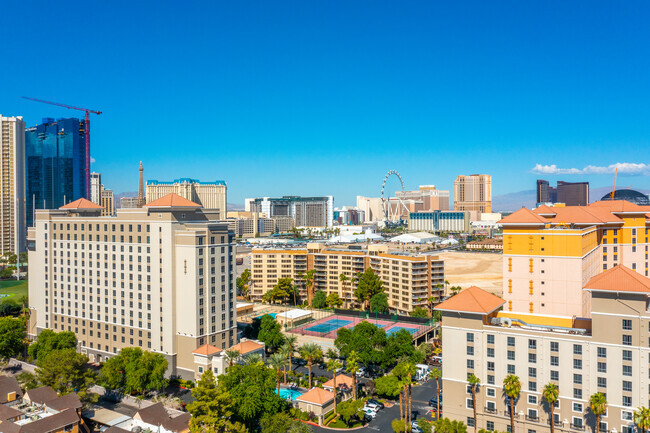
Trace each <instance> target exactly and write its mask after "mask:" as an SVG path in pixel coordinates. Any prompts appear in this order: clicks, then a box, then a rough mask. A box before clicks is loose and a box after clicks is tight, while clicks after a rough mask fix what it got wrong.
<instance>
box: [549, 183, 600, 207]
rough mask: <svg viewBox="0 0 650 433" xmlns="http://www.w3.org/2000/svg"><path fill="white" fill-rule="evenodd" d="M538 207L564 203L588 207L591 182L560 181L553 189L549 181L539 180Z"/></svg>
mask: <svg viewBox="0 0 650 433" xmlns="http://www.w3.org/2000/svg"><path fill="white" fill-rule="evenodd" d="M536 198H537V205H538V206H540V205H542V204H547V203H564V204H565V205H567V206H586V205H588V204H589V182H563V181H558V183H557V187H556V188H553V187H552V186H550V185H549V183H548V181H547V180H542V179H538V180H537V196H536Z"/></svg>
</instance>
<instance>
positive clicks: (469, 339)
mask: <svg viewBox="0 0 650 433" xmlns="http://www.w3.org/2000/svg"><path fill="white" fill-rule="evenodd" d="M467 342H468V343H473V342H474V334H472V333H471V332H468V333H467Z"/></svg>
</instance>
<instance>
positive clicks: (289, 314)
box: [275, 308, 311, 319]
mask: <svg viewBox="0 0 650 433" xmlns="http://www.w3.org/2000/svg"><path fill="white" fill-rule="evenodd" d="M307 316H311V311H307V310H301V309H300V308H295V309H293V310H289V311H285V312H284V313H278V315H277V316H275V317H276V318H277V317H285V318H287V319H298V318H300V317H307Z"/></svg>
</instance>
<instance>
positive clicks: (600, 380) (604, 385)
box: [598, 377, 607, 388]
mask: <svg viewBox="0 0 650 433" xmlns="http://www.w3.org/2000/svg"><path fill="white" fill-rule="evenodd" d="M598 387H599V388H607V378H605V377H599V378H598Z"/></svg>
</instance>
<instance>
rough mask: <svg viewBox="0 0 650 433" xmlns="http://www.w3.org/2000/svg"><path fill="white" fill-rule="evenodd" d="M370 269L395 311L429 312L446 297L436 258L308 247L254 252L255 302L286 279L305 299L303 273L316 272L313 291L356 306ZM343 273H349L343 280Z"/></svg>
mask: <svg viewBox="0 0 650 433" xmlns="http://www.w3.org/2000/svg"><path fill="white" fill-rule="evenodd" d="M368 268H372V269H373V270H374V271H375V273H377V275H379V277H380V278H381V279H382V281H383V283H384V289H385V291H386V294H387V295H388V303H389V307H390V308H391V310H392V311H394V312H396V313H399V314H408V313H409V312H411V311H413V309H414V308H416V307H422V308H426V305H427V299H428V298H429V297H430V296H436V297H438V298H442V297H443V296H444V288H443V285H444V281H445V277H444V262H443V260H442V259H440V258H439V257H437V256H431V255H415V254H405V253H394V252H390V251H389V250H388V246H387V245H368V247H367V248H366V249H354V248H353V247H350V248H341V247H327V246H325V245H324V244H318V243H310V244H307V248H306V249H286V250H280V249H278V250H265V249H254V250H253V252H252V263H251V280H252V283H251V291H252V292H251V298H252V299H253V300H256V301H259V300H261V299H262V296H263V295H264V294H265V293H266V292H267V291H268V290H271V289H272V288H273V287H274V286H275V285H276V284H277V282H278V279H280V278H287V277H288V278H293V280H294V284H296V285H297V286H298V287H299V290H300V296H301V298H303V299H306V298H307V292H306V288H305V285H304V282H303V279H302V277H301V275H302V274H303V273H304V272H306V271H308V270H311V269H314V270H315V274H314V292H315V291H318V290H323V291H324V292H326V293H327V294H330V293H337V294H338V295H339V297H340V298H341V299H342V300H343V302H344V305H343V306H344V307H345V308H348V307H355V306H358V302H357V300H356V298H355V296H354V290H355V287H356V286H355V282H354V279H355V278H356V276H357V274H358V273H360V272H364V271H365V270H366V269H368ZM341 275H345V278H344V279H343V280H341Z"/></svg>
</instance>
